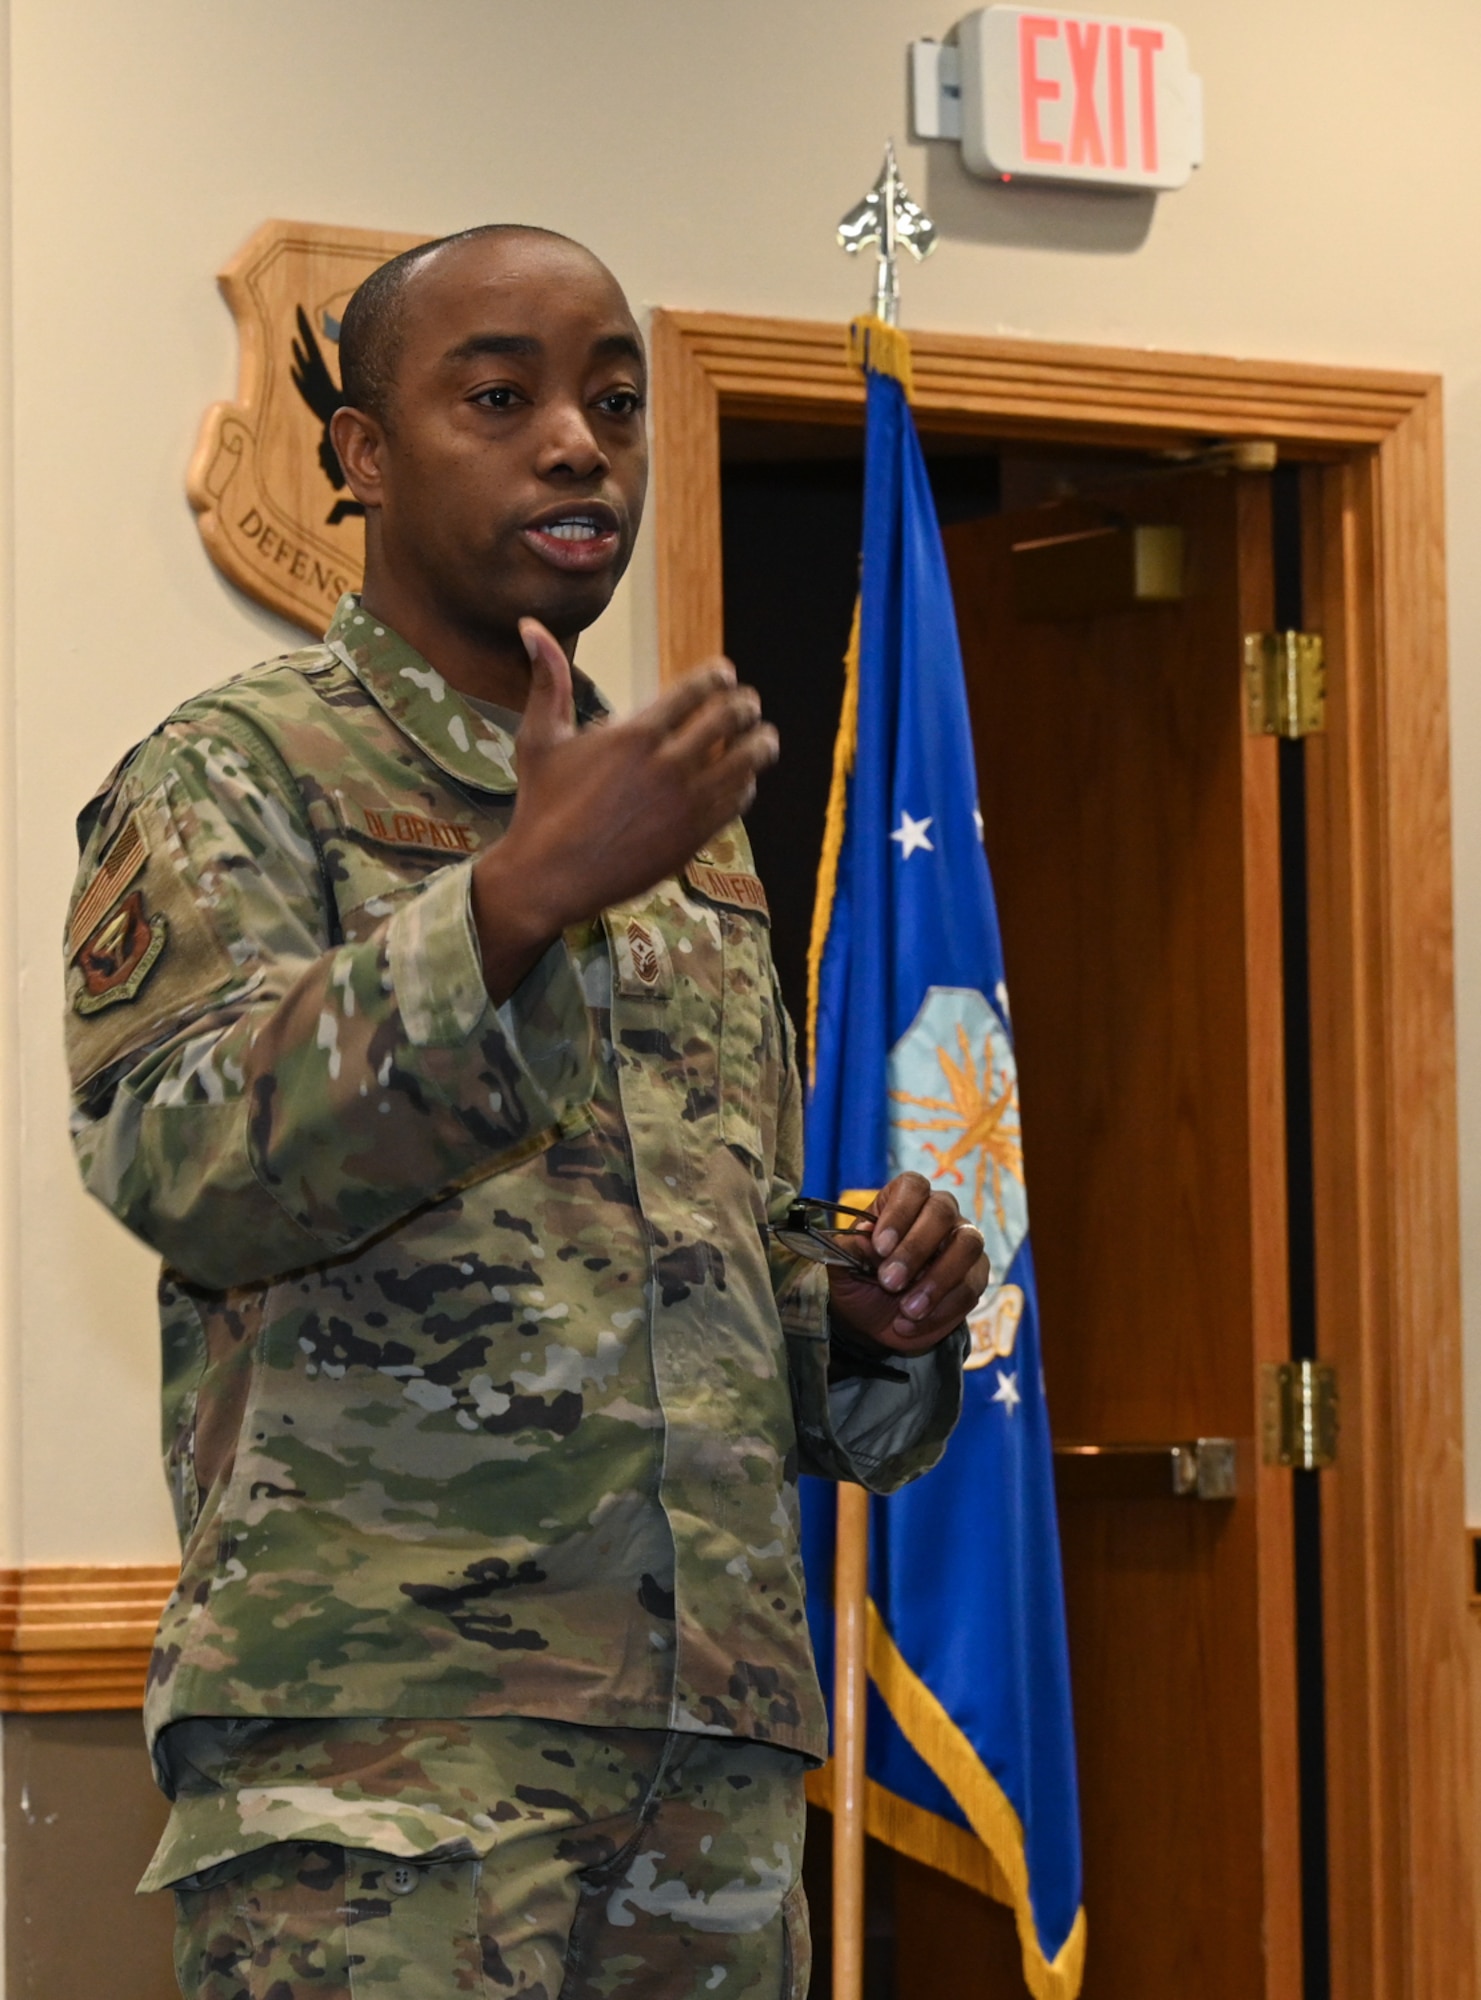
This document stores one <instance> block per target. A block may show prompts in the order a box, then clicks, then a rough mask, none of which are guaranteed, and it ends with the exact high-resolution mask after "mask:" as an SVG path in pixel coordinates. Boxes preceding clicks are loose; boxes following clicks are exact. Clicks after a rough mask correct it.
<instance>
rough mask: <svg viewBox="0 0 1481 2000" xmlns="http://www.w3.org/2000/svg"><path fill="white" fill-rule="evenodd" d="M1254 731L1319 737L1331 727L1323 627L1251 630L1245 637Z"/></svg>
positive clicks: (1249, 711)
mask: <svg viewBox="0 0 1481 2000" xmlns="http://www.w3.org/2000/svg"><path fill="white" fill-rule="evenodd" d="M1244 685H1245V702H1246V709H1247V714H1248V720H1249V731H1250V734H1251V736H1289V737H1301V736H1318V735H1320V734H1321V732H1322V731H1323V730H1324V729H1325V728H1326V726H1327V670H1326V665H1325V661H1324V659H1323V654H1322V640H1321V634H1320V633H1319V632H1250V633H1248V634H1247V635H1246V637H1245V642H1244Z"/></svg>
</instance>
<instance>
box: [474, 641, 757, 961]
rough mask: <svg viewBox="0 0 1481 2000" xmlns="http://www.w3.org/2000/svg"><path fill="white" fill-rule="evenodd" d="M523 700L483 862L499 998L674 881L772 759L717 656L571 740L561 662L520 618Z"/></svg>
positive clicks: (483, 929) (482, 916)
mask: <svg viewBox="0 0 1481 2000" xmlns="http://www.w3.org/2000/svg"><path fill="white" fill-rule="evenodd" d="M520 633H521V636H522V637H523V638H524V641H525V645H526V648H527V650H528V652H529V655H530V695H529V701H528V703H527V705H526V707H525V712H524V721H523V724H522V726H521V728H520V732H519V735H518V738H517V739H516V746H517V749H518V754H519V795H518V798H517V799H516V801H515V807H514V816H513V818H512V819H511V821H510V823H509V831H508V832H507V833H506V834H505V836H504V838H503V839H502V840H501V841H500V842H499V843H498V844H497V845H496V846H494V847H491V848H488V849H487V850H486V851H485V852H484V853H483V854H481V855H480V856H479V858H478V861H477V862H476V863H475V865H474V870H473V915H474V921H475V923H476V925H477V927H478V935H479V941H480V944H481V947H482V951H483V960H484V977H485V979H486V981H487V983H488V988H489V991H490V993H491V994H492V995H493V997H494V999H495V1000H503V999H505V998H506V997H507V996H508V994H509V993H511V992H512V991H513V990H514V988H515V986H517V985H518V984H519V981H520V980H521V979H522V978H523V977H524V975H525V973H526V972H528V971H529V970H530V968H531V966H532V965H533V964H534V963H535V961H536V959H538V958H539V956H540V954H541V953H542V952H543V951H544V950H545V949H546V947H547V946H548V945H549V944H551V943H552V942H553V941H554V940H555V939H556V938H557V937H559V936H560V934H561V932H562V931H563V930H565V929H566V927H567V926H568V925H570V924H574V923H579V922H581V921H582V920H583V919H584V918H588V917H595V916H599V915H600V914H601V912H602V911H603V910H606V909H610V908H611V906H612V905H613V904H614V903H622V902H626V901H627V900H628V898H629V897H632V896H640V895H642V894H643V893H644V891H645V890H648V889H651V888H652V887H653V885H654V883H656V882H661V881H662V880H663V879H664V877H665V876H668V875H673V874H676V873H677V872H678V871H679V869H681V868H682V867H683V866H684V864H685V863H686V862H687V861H689V860H690V859H691V858H692V857H693V855H694V854H695V852H696V851H697V850H698V849H699V848H701V847H703V846H704V844H705V842H706V841H707V840H708V839H709V838H710V836H711V835H712V834H715V833H718V832H719V830H720V828H721V827H723V826H725V825H727V824H728V823H729V822H730V821H731V820H733V819H735V818H736V817H737V816H738V815H739V814H741V813H743V812H744V811H745V810H746V808H747V807H748V806H749V805H750V803H751V800H752V799H753V798H754V796H755V793H756V778H757V775H758V773H759V772H761V771H763V770H765V769H766V767H767V766H768V765H770V764H774V763H775V762H776V758H777V748H778V746H777V733H776V731H775V729H773V728H772V726H771V724H770V723H768V722H763V721H762V720H761V702H760V698H759V697H758V696H757V694H756V692H755V690H754V689H753V688H748V687H738V686H737V685H736V678H735V669H734V667H733V666H731V664H730V662H729V661H728V660H712V661H710V662H708V663H707V664H706V665H705V666H702V667H696V668H695V670H694V671H693V673H690V674H686V675H685V677H684V679H683V680H681V681H679V682H677V683H676V684H675V685H674V686H673V687H671V688H667V689H665V691H664V692H663V693H662V694H661V695H659V696H658V698H657V699H656V700H655V701H651V702H649V704H648V705H647V707H646V708H642V709H639V710H638V712H637V714H636V715H633V716H629V717H628V719H627V720H626V721H625V722H613V723H608V724H605V725H604V726H603V727H601V728H599V729H585V730H581V731H578V730H577V727H576V718H575V710H574V705H573V702H572V696H571V668H570V663H569V662H568V660H567V659H566V655H565V652H564V651H563V649H562V648H561V646H560V645H559V644H558V643H557V641H556V640H555V639H554V638H552V636H551V634H550V633H549V632H547V631H546V629H545V627H544V626H543V625H541V624H540V623H539V622H538V621H537V620H535V619H533V618H526V619H523V620H522V621H521V623H520Z"/></svg>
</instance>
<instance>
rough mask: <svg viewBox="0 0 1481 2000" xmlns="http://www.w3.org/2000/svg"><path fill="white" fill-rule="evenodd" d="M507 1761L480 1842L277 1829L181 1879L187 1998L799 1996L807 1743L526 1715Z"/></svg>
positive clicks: (179, 1947) (180, 1952) (803, 1979)
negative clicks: (290, 1837)
mask: <svg viewBox="0 0 1481 2000" xmlns="http://www.w3.org/2000/svg"><path fill="white" fill-rule="evenodd" d="M541 1738H543V1740H544V1747H543V1749H539V1748H537V1747H536V1745H537V1743H538V1742H539V1741H540V1739H541ZM552 1746H556V1747H554V1748H553V1749H552ZM500 1762H501V1770H500V1774H499V1777H500V1782H499V1786H498V1789H499V1790H500V1791H501V1792H502V1793H504V1794H505V1796H504V1797H501V1798H497V1799H484V1800H480V1801H478V1802H477V1803H478V1804H479V1805H480V1806H481V1807H482V1810H481V1811H480V1812H479V1813H478V1815H477V1817H478V1819H479V1821H480V1822H482V1824H483V1825H484V1826H490V1825H492V1826H493V1827H494V1828H495V1829H497V1830H498V1834H497V1837H495V1838H494V1839H492V1841H490V1842H489V1843H487V1844H486V1847H485V1851H483V1852H481V1853H478V1852H475V1853H471V1854H470V1853H468V1852H466V1851H464V1852H462V1853H457V1854H454V1855H452V1856H451V1857H446V1856H444V1857H443V1858H439V1857H438V1856H437V1855H435V1854H434V1855H430V1856H428V1857H426V1858H424V1859H412V1860H407V1859H403V1858H401V1857H400V1856H395V1855H388V1854H384V1853H377V1852H374V1851H372V1850H370V1849H368V1848H364V1847H351V1846H336V1845H332V1844H329V1843H326V1842H324V1841H321V1840H313V1841H285V1842H280V1843H279V1844H277V1845H275V1846H271V1847H265V1848H258V1849H256V1850H254V1851H253V1852H251V1853H248V1854H245V1855H243V1856H241V1857H239V1858H238V1859H237V1860H235V1861H232V1862H228V1863H226V1864H224V1865H223V1866H222V1867H221V1868H219V1869H217V1870H213V1871H212V1873H211V1875H210V1876H209V1877H207V1878H205V1879H204V1882H203V1883H202V1882H199V1881H198V1882H197V1883H196V1884H193V1885H181V1886H178V1887H177V1889H176V1892H175V1893H176V1900H177V1907H178V1912H179V1922H178V1928H177V1932H176V1954H175V1963H176V1972H177V1976H178V1978H179V1982H180V1990H181V1992H182V1993H183V1994H184V1995H185V1996H186V2000H392V1996H395V2000H455V1996H464V1995H476V1996H484V2000H504V1996H508V1997H509V2000H689V1996H691V1995H694V1996H699V1995H707V1994H716V1995H719V1996H721V2000H804V1996H805V1995H806V1993H807V1985H808V1974H809V1970H810V1962H811V1951H810V1946H809V1942H808V1929H807V1906H806V1902H805V1900H804V1897H803V1890H802V1880H801V1859H802V1839H803V1824H804V1810H805V1809H804V1804H803V1794H802V1771H803V1765H802V1760H801V1758H799V1757H797V1756H795V1755H794V1754H792V1753H791V1752H789V1751H784V1750H777V1749H773V1748H769V1747H768V1746H766V1745H764V1744H758V1743H753V1742H743V1741H739V1740H736V1739H733V1738H728V1737H712V1736H691V1735H679V1734H673V1735H665V1734H662V1733H660V1732H657V1731H646V1730H595V1729H590V1730H589V1729H581V1728H573V1727H571V1726H570V1725H559V1724H551V1725H539V1724H534V1723H519V1724H516V1725H514V1726H513V1729H512V1730H511V1754H510V1756H509V1758H508V1760H507V1768H503V1766H504V1765H505V1760H504V1759H503V1758H502V1757H501V1759H500ZM469 1803H472V1802H469Z"/></svg>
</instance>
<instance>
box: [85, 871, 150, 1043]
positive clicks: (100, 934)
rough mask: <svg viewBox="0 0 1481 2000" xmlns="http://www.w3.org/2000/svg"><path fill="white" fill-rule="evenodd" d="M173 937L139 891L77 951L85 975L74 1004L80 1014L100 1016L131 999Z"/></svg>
mask: <svg viewBox="0 0 1481 2000" xmlns="http://www.w3.org/2000/svg"><path fill="white" fill-rule="evenodd" d="M169 935H170V926H169V922H168V920H167V919H166V918H164V917H162V916H153V917H151V916H150V915H149V914H148V913H147V912H146V910H145V908H144V891H143V890H142V889H135V891H134V893H133V894H132V895H131V896H128V897H126V898H125V900H124V901H123V902H122V903H120V904H119V906H118V908H117V909H116V910H111V911H110V912H109V913H108V915H107V916H106V917H104V919H103V921H102V922H101V923H100V924H99V925H98V927H97V929H96V930H95V931H94V932H93V934H92V936H91V937H90V938H89V939H88V940H87V942H86V943H85V944H84V945H83V946H82V948H81V949H80V950H79V951H78V952H77V953H76V960H77V969H78V971H79V972H80V973H81V974H82V984H81V986H80V987H79V988H78V989H77V992H76V994H75V995H74V997H73V1001H72V1005H73V1007H74V1008H75V1009H76V1011H77V1012H78V1013H79V1014H96V1013H99V1012H100V1011H101V1010H102V1009H103V1008H104V1007H114V1006H117V1005H119V1003H120V1002H122V1001H125V1000H132V999H133V998H134V997H135V995H136V994H137V993H138V991H139V989H140V987H141V986H142V985H143V984H144V981H145V980H146V979H147V978H148V977H149V975H150V973H151V972H152V971H153V970H154V968H155V966H156V965H157V964H158V963H159V956H160V953H161V952H162V951H163V950H164V948H165V944H166V942H167V940H168V938H169Z"/></svg>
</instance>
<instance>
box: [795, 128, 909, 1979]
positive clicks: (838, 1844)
mask: <svg viewBox="0 0 1481 2000" xmlns="http://www.w3.org/2000/svg"><path fill="white" fill-rule="evenodd" d="M935 239H936V228H935V224H934V223H933V222H932V221H931V218H930V217H929V216H928V215H927V214H926V213H925V211H924V209H922V208H920V207H919V206H918V205H917V204H916V203H915V202H913V201H912V200H911V199H910V197H909V196H908V195H907V194H906V192H905V189H904V186H903V184H902V183H901V180H900V170H899V167H898V166H897V165H896V163H895V147H894V142H893V141H891V142H890V143H889V144H888V145H886V147H885V156H884V165H883V166H882V167H881V169H880V173H879V179H878V180H877V181H876V182H875V183H874V186H873V187H872V188H871V189H870V191H869V193H868V194H867V195H865V197H864V199H863V200H862V201H861V202H859V203H858V204H857V206H856V207H854V208H851V209H850V210H849V212H848V214H847V215H846V216H844V218H843V220H842V221H841V222H840V223H839V225H838V241H839V244H840V245H841V247H842V248H843V249H845V250H847V251H849V252H850V253H852V254H854V255H857V254H858V252H859V251H861V250H870V249H872V250H873V251H874V252H875V256H876V259H877V262H876V266H875V280H874V313H873V317H872V319H871V320H869V321H866V322H863V325H864V326H865V327H866V328H868V329H870V331H869V333H868V334H867V335H866V338H865V340H864V342H863V345H862V351H861V349H860V343H859V341H858V339H857V336H856V331H855V330H851V332H850V352H851V353H853V354H854V356H855V359H857V360H859V361H860V363H861V365H863V366H865V367H868V366H869V365H871V364H870V355H869V342H870V340H877V342H878V352H877V354H876V356H875V358H874V360H873V364H872V365H874V366H875V367H880V366H888V367H889V368H890V370H891V372H892V373H896V374H898V375H899V376H900V379H901V380H902V381H903V382H905V383H906V384H907V387H908V383H909V379H910V371H909V351H910V350H909V345H908V343H907V342H906V340H905V338H904V336H903V335H902V334H900V333H899V332H898V328H899V325H900V269H899V258H900V251H901V248H902V247H903V248H905V249H907V250H909V252H910V254H911V256H912V257H915V258H917V259H919V258H921V257H924V256H925V255H926V254H927V253H928V251H930V250H931V249H932V248H933V247H934V244H935ZM858 631H859V626H858V613H857V611H856V613H855V626H854V636H853V637H852V638H851V639H850V641H849V665H850V678H849V683H848V685H849V687H850V688H852V689H853V690H854V694H853V700H854V701H855V702H857V686H858V665H857V662H858V657H859V655H858V646H859V639H858ZM848 699H849V698H848V697H847V696H846V697H845V712H844V715H843V717H842V718H841V724H840V730H839V746H838V749H837V751H836V752H835V765H834V774H833V780H834V788H835V791H836V793H837V795H838V807H839V811H840V813H841V810H842V786H843V784H844V781H845V778H846V774H847V771H848V768H849V765H850V763H851V761H852V735H851V731H852V729H853V727H854V726H855V717H856V714H857V711H856V710H854V711H853V712H850V710H849V707H848ZM833 811H834V799H833V798H832V797H831V796H830V800H829V812H830V816H831V815H832V813H833ZM838 824H839V825H840V826H841V824H842V822H841V819H840V820H839V822H838ZM835 860H836V850H835ZM827 893H828V900H829V901H830V902H831V886H830V889H829V891H828V892H827ZM817 924H818V919H817V918H815V919H814V925H815V934H814V949H813V953H812V954H810V963H809V990H810V999H809V1006H808V1020H809V1030H810V1034H811V1032H812V1031H813V1029H814V1021H815V1013H816V993H817V984H816V982H817V977H818V969H819V966H820V964H821V958H822V940H823V936H824V935H826V919H825V920H824V922H823V926H822V934H819V932H818V930H817ZM814 1049H815V1044H814ZM868 1596H869V1495H868V1493H867V1492H866V1491H865V1489H864V1488H863V1487H862V1486H855V1485H851V1484H847V1483H841V1484H840V1485H839V1488H838V1539H837V1543H836V1547H835V1555H834V1569H833V1620H834V1623H833V1644H834V1662H835V1664H834V1683H833V2000H864V1771H865V1757H864V1753H865V1739H866V1723H867V1717H868V1699H869V1663H868V1649H867V1646H866V1642H865V1619H866V1607H867V1603H868Z"/></svg>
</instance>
